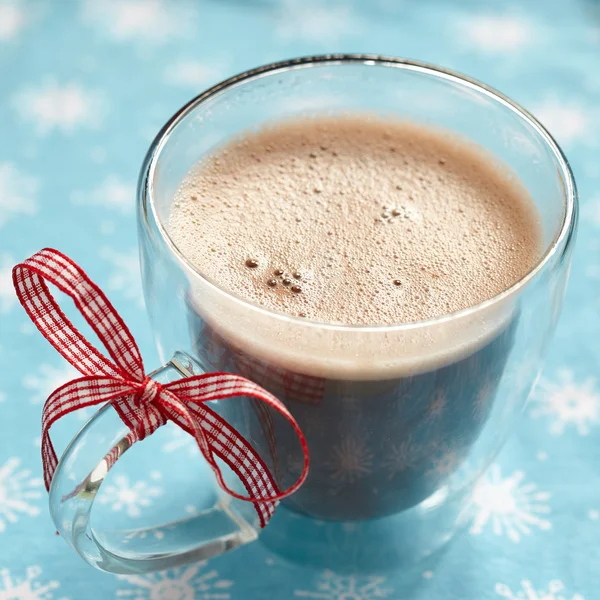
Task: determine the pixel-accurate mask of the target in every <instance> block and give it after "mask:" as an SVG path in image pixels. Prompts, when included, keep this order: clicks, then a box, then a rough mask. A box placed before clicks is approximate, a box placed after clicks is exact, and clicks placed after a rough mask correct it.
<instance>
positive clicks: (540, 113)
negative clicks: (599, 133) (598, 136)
mask: <svg viewBox="0 0 600 600" xmlns="http://www.w3.org/2000/svg"><path fill="white" fill-rule="evenodd" d="M533 114H534V115H535V116H536V117H537V118H538V119H539V121H540V122H541V123H542V124H543V125H544V126H545V127H547V128H548V131H550V133H551V134H552V135H553V136H554V137H556V138H557V139H558V141H559V142H560V143H562V144H567V145H568V144H571V143H573V142H583V143H592V144H593V142H594V137H593V131H594V127H593V121H595V119H594V118H593V115H591V114H589V111H588V110H587V109H586V108H585V107H583V106H581V105H579V104H577V103H576V102H575V101H562V102H561V101H559V100H557V99H555V98H549V99H547V100H546V101H545V102H543V103H542V104H541V105H539V106H536V107H534V108H533Z"/></svg>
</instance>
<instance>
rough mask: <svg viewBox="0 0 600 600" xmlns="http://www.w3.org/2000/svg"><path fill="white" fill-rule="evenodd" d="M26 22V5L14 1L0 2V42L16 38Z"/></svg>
mask: <svg viewBox="0 0 600 600" xmlns="http://www.w3.org/2000/svg"><path fill="white" fill-rule="evenodd" d="M26 24H27V16H26V14H25V9H24V7H22V6H19V5H17V4H15V3H13V2H10V3H9V2H0V43H1V42H10V41H12V40H14V39H15V38H16V37H17V36H18V35H19V34H20V33H21V31H22V30H23V28H24V27H25V25H26Z"/></svg>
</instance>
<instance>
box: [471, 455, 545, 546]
mask: <svg viewBox="0 0 600 600" xmlns="http://www.w3.org/2000/svg"><path fill="white" fill-rule="evenodd" d="M524 479H525V475H524V473H523V472H521V471H517V472H515V473H513V474H512V475H511V476H509V477H505V478H503V477H502V474H501V472H500V467H498V465H492V467H490V470H489V472H488V473H487V474H486V475H485V476H484V477H483V479H482V480H481V481H480V482H479V484H478V485H477V487H476V488H475V491H474V493H473V508H474V510H475V519H474V521H473V525H472V526H471V533H472V534H473V535H479V534H481V533H483V531H484V529H485V527H486V525H487V524H488V523H490V524H491V526H492V531H493V533H494V534H495V535H497V536H501V535H504V534H506V535H507V536H508V539H510V540H511V541H513V542H515V543H519V542H520V541H521V536H523V535H530V534H531V532H532V528H534V527H535V528H538V529H542V530H548V529H550V528H551V526H552V525H551V523H550V521H549V520H548V519H547V518H546V517H547V515H549V514H550V506H548V500H549V499H550V494H549V493H548V492H542V491H540V490H538V489H537V487H536V485H535V484H533V483H524Z"/></svg>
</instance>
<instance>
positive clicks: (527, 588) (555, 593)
mask: <svg viewBox="0 0 600 600" xmlns="http://www.w3.org/2000/svg"><path fill="white" fill-rule="evenodd" d="M496 594H498V596H500V597H501V598H505V599H506V600H585V598H584V597H583V596H582V595H580V594H573V595H570V594H567V593H566V592H565V586H564V584H563V582H562V581H559V580H558V579H555V580H553V581H551V582H550V583H549V584H548V587H547V588H545V589H538V590H536V589H535V588H534V586H533V584H532V583H531V581H529V580H527V579H523V581H521V587H520V588H519V589H518V590H516V591H514V592H513V591H512V590H511V588H510V587H509V586H507V585H506V584H504V583H497V584H496Z"/></svg>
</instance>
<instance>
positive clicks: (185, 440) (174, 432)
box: [162, 425, 199, 458]
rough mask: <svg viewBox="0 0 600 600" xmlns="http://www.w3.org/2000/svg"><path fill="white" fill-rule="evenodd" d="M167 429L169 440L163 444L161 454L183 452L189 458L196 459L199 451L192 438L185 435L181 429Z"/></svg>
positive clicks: (187, 434)
mask: <svg viewBox="0 0 600 600" xmlns="http://www.w3.org/2000/svg"><path fill="white" fill-rule="evenodd" d="M167 427H168V425H167ZM168 428H169V430H170V433H171V435H170V439H169V440H168V441H167V442H165V443H164V444H163V447H162V449H163V452H168V453H171V452H178V453H180V452H185V453H186V454H187V455H188V456H189V457H194V458H198V452H199V449H198V444H197V443H196V440H195V439H194V437H193V436H191V435H190V434H189V433H186V432H185V431H184V430H183V429H181V427H175V426H174V427H168Z"/></svg>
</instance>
